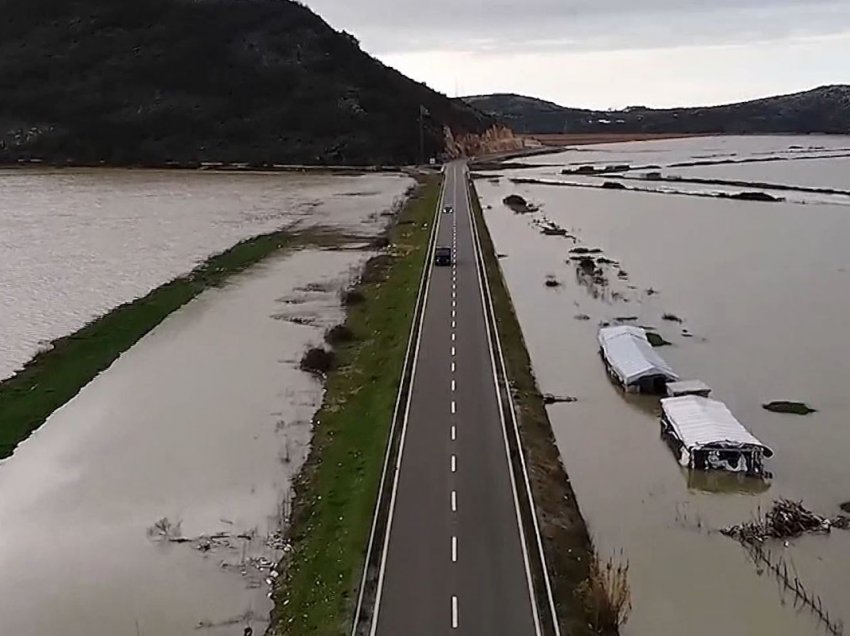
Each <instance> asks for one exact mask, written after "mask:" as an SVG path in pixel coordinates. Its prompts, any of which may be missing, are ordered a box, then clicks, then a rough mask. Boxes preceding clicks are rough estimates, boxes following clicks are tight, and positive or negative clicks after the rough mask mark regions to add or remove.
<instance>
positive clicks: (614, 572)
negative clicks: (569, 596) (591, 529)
mask: <svg viewBox="0 0 850 636" xmlns="http://www.w3.org/2000/svg"><path fill="white" fill-rule="evenodd" d="M576 595H577V596H578V597H579V598H580V599H581V600H582V603H583V604H584V608H585V612H586V613H587V615H588V620H589V621H590V625H591V626H592V628H593V630H594V631H595V632H596V633H598V634H616V633H617V632H618V630H619V628H620V626H621V625H625V623H626V621H628V620H629V614H631V611H632V591H631V587H630V585H629V562H628V561H626V560H625V559H624V558H623V556H622V554H621V555H620V558H619V559H615V558H614V557H609V558H608V559H607V560H606V561H604V562H603V561H602V560H601V559H600V558H599V555H597V554H596V552H595V551H594V553H593V554H592V558H591V560H590V576H589V577H588V579H587V580H586V581H583V582H582V583H581V584H580V585H579V586H578V587H577V588H576Z"/></svg>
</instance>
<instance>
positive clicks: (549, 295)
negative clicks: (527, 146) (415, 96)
mask: <svg viewBox="0 0 850 636" xmlns="http://www.w3.org/2000/svg"><path fill="white" fill-rule="evenodd" d="M848 148H850V138H842V137H814V136H808V137H765V138H758V137H756V138H736V137H723V138H706V139H686V140H675V141H662V142H644V143H635V144H616V145H611V146H601V147H594V148H587V149H582V150H580V151H568V152H565V153H563V154H557V155H547V156H541V157H536V158H534V159H533V162H535V163H537V164H539V165H538V166H537V167H532V168H527V169H513V170H508V171H505V172H504V173H488V174H487V175H486V178H482V179H478V180H477V181H476V188H477V189H478V192H479V195H480V198H481V202H482V205H483V206H484V208H485V210H484V213H485V217H486V219H487V225H488V228H489V230H490V233H491V235H492V237H493V241H494V244H495V247H496V250H497V252H499V253H500V256H501V259H500V263H501V266H502V268H503V271H504V274H505V277H506V281H507V284H508V287H509V289H510V292H511V294H512V297H513V301H514V304H515V307H516V311H517V314H518V317H519V320H520V323H521V325H522V328H523V331H524V334H525V338H526V342H527V345H528V348H529V353H530V355H531V358H532V361H533V364H534V370H535V374H536V376H537V380H538V382H539V384H540V389H541V391H543V392H544V393H550V394H553V395H568V396H572V397H575V398H576V401H575V402H571V403H565V404H553V405H551V406H549V407H548V409H549V415H550V418H551V421H552V425H553V428H554V432H555V436H556V439H557V443H558V446H559V449H560V452H561V454H562V457H563V459H564V463H565V465H566V468H567V472H568V474H569V475H570V478H571V480H572V485H573V488H574V489H575V492H576V496H577V498H578V502H579V505H580V507H581V509H582V512H583V514H584V516H585V518H586V520H587V522H588V526H589V528H590V531H591V534H592V535H593V537H594V540H595V541H596V543H597V545H598V547H599V549H600V552H601V554H602V555H603V556H605V555H607V554H611V553H614V552H618V551H619V550H621V549H622V550H623V553H624V555H625V557H626V558H628V560H629V563H630V580H631V591H632V603H633V606H634V610H633V612H632V615H631V618H630V620H629V622H628V624H627V625H626V627H625V628H624V629H623V633H624V634H626V635H643V634H675V633H687V634H691V635H696V636H709V635H712V636H714V635H715V634H718V633H723V634H730V635H731V634H735V635H746V634H781V635H787V636H792V635H794V636H799V635H800V634H821V633H836V630H838V631H840V630H839V627H838V623H839V622H840V621H842V620H844V621H846V620H850V615H848V610H847V608H848V607H850V570H848V568H847V567H846V555H847V553H848V550H850V532H847V531H846V530H841V529H833V530H832V532H831V533H829V534H821V533H809V534H806V535H804V536H801V537H799V538H790V539H788V540H787V541H786V540H779V539H769V540H768V541H767V542H766V543H765V544H764V545H765V548H766V552H767V551H769V555H768V556H769V559H770V561H771V563H774V564H778V567H779V569H780V572H786V571H787V572H788V577H789V580H790V581H791V582H792V586H793V580H794V579H795V578H796V579H797V580H798V581H799V582H800V583H802V584H803V585H804V586H805V589H806V591H807V593H808V594H809V595H810V596H812V597H817V598H816V601H815V602H816V604H819V606H820V608H822V613H821V614H819V613H818V611H817V610H813V609H812V608H811V607H810V606H807V605H806V604H805V603H804V602H803V601H801V599H799V598H795V596H797V595H796V594H795V592H794V591H793V590H792V591H790V592H789V591H788V590H787V589H785V585H784V584H783V583H781V582H780V581H779V580H778V578H777V576H776V574H775V572H774V571H772V570H771V569H770V567H769V566H768V565H767V564H765V563H764V562H756V561H754V560H753V559H752V558H751V557H750V555H749V554H748V552H747V551H746V550H745V549H744V548H743V547H742V546H741V545H739V543H737V542H736V541H735V540H733V539H732V538H729V537H726V536H723V535H722V534H720V532H719V530H720V529H721V528H724V527H727V526H730V525H733V524H739V523H742V522H747V521H751V520H752V519H753V518H754V517H755V516H756V515H757V514H758V512H759V509H760V510H761V512H766V511H767V510H768V509H769V508H770V507H771V505H772V503H773V501H774V500H777V499H780V498H788V499H791V500H802V501H803V503H804V505H805V506H806V507H807V508H808V509H810V510H812V511H814V512H816V513H818V514H820V515H824V516H826V517H835V516H836V515H839V514H841V509H840V504H841V503H842V502H845V501H847V500H850V471H848V470H847V468H846V466H847V454H848V452H850V426H848V424H847V423H848V422H850V398H848V397H847V391H846V386H847V384H848V381H850V358H848V352H850V332H848V331H847V329H846V327H845V325H846V316H847V315H848V313H850V251H848V250H847V248H846V244H847V240H848V237H850V209H848V207H847V203H850V197H847V196H845V195H841V194H840V193H838V194H830V195H826V194H824V193H820V192H810V191H808V190H807V188H830V189H834V190H840V189H848V190H850V183H842V177H841V175H845V176H846V175H847V174H848V171H847V170H846V169H845V168H846V166H847V165H848V164H847V161H848V159H847V158H846V155H847V153H848V150H847V149H848ZM803 157H806V158H803ZM812 157H816V158H812ZM732 159H734V160H736V161H743V160H746V163H741V164H740V167H741V171H740V172H738V170H737V169H738V165H736V164H733V163H723V164H716V165H719V166H722V168H723V172H722V173H721V172H720V168H719V167H718V168H714V167H712V166H702V165H700V166H690V167H671V166H672V165H673V164H693V163H697V162H705V161H729V160H732ZM531 162H532V161H529V163H531ZM594 162H595V165H597V166H599V165H614V164H618V165H623V164H631V165H651V166H657V167H653V168H652V170H653V171H656V172H659V173H660V178H661V179H664V178H666V177H668V176H670V177H674V176H679V175H685V174H691V175H697V174H699V175H701V176H700V177H699V178H703V176H705V177H706V178H712V179H714V178H715V177H719V178H722V180H724V181H730V182H747V183H741V184H739V183H734V184H725V185H722V184H721V185H719V186H716V185H714V184H701V183H697V184H684V183H682V184H671V183H664V184H663V185H664V186H671V187H672V188H673V189H674V190H676V191H678V190H680V189H682V190H683V189H687V188H695V189H697V190H699V191H701V192H713V191H714V190H715V189H716V188H718V187H720V188H722V189H723V190H724V191H728V192H730V193H732V194H735V193H740V192H752V191H758V192H766V193H769V194H771V195H775V196H776V198H777V199H783V200H776V201H769V200H767V199H766V200H765V201H764V202H761V201H747V200H736V199H731V198H714V197H711V196H688V195H686V194H685V195H683V194H679V193H676V192H671V193H657V192H642V191H639V190H637V191H635V190H622V189H619V188H615V187H609V188H602V187H599V186H601V184H602V183H603V182H604V181H605V180H613V181H618V182H621V183H623V184H632V181H629V177H632V176H637V175H634V174H631V172H632V171H631V170H621V171H620V172H619V173H615V174H606V175H601V176H600V175H587V174H585V175H580V176H574V175H564V174H562V170H572V169H574V168H575V167H577V166H581V165H585V164H591V163H594ZM833 162H835V163H833ZM774 168H776V169H775V170H774ZM712 171H717V172H716V173H714V172H712ZM709 173H711V174H709ZM511 179H520V180H521V182H519V183H518V182H512V181H511ZM535 180H546V181H572V182H576V183H583V184H588V185H589V186H591V187H562V186H557V185H541V184H539V183H534V181H535ZM750 182H752V183H756V182H758V183H759V184H777V185H779V186H788V187H789V188H790V189H768V188H764V187H762V186H761V185H757V186H754V185H751V184H750ZM651 185H652V186H657V185H658V184H656V183H653V184H651ZM509 195H519V196H521V197H522V198H523V199H524V200H525V201H526V202H528V204H529V206H528V208H527V209H528V210H530V211H526V209H525V208H524V209H522V210H520V212H522V213H517V212H516V211H515V209H516V206H515V209H514V210H512V209H511V208H509V207H508V206H506V205H505V204H504V203H503V200H504V199H505V198H506V197H508V196H509ZM552 281H555V282H552ZM556 283H557V284H556ZM606 323H608V324H631V325H636V326H643V327H646V328H649V329H650V331H652V332H654V333H656V334H658V336H660V340H663V341H667V342H668V343H669V344H668V345H666V346H663V347H660V348H659V349H657V351H658V352H659V353H660V354H661V355H662V356H663V357H664V359H665V360H667V361H668V362H669V363H670V364H671V365H672V367H673V369H674V370H675V371H676V372H677V373H678V374H679V375H681V376H682V377H683V378H684V379H699V380H702V381H704V382H706V383H707V384H708V385H709V386H711V387H712V388H713V394H712V395H713V397H715V398H716V399H718V400H722V401H723V402H725V403H726V404H727V405H728V407H729V408H730V409H731V411H732V413H733V414H734V415H735V416H736V417H737V418H738V419H739V420H740V421H741V422H742V423H743V424H744V426H746V427H747V428H748V429H749V430H750V431H751V432H752V433H753V434H754V435H755V436H756V437H757V438H759V439H760V440H761V441H763V442H764V443H765V444H767V445H768V446H769V447H771V448H772V449H773V451H774V452H775V456H774V457H773V458H772V459H770V460H768V462H767V468H768V470H770V471H772V472H773V478H772V479H771V480H769V481H767V482H755V481H748V480H739V479H737V478H734V477H727V476H724V475H722V474H719V473H714V474H711V475H708V474H705V473H696V472H694V473H689V472H688V471H687V470H686V469H684V468H682V467H681V466H680V465H679V464H678V462H677V458H676V457H674V455H673V453H672V452H671V450H670V449H669V448H668V446H667V445H666V444H665V443H664V441H663V440H662V439H661V437H660V426H659V419H658V417H659V414H660V408H659V404H658V400H657V399H656V398H651V397H644V396H633V395H625V394H623V392H622V391H621V390H620V389H619V388H618V387H616V386H615V385H614V384H613V383H612V382H611V381H610V380H609V378H608V376H607V375H606V372H605V369H604V366H603V363H602V361H601V359H600V356H599V353H598V344H597V340H596V334H597V330H598V329H599V327H600V325H602V324H606ZM775 400H792V401H801V402H805V403H807V404H808V405H810V406H811V407H813V408H814V409H817V412H815V413H811V414H809V415H805V416H802V415H792V414H782V413H773V412H769V411H768V410H766V409H765V408H763V405H764V404H766V403H769V402H771V401H775ZM756 560H758V559H756ZM826 613H828V614H829V621H830V623H831V628H830V626H829V625H827V624H826V622H825V621H824V618H825V614H826ZM830 629H832V631H830Z"/></svg>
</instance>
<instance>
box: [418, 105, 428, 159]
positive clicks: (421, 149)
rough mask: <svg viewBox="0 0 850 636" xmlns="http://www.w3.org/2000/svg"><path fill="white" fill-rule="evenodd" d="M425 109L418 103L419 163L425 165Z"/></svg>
mask: <svg viewBox="0 0 850 636" xmlns="http://www.w3.org/2000/svg"><path fill="white" fill-rule="evenodd" d="M427 112H428V111H427V109H426V108H425V107H424V106H422V105H421V104H420V105H419V165H420V166H424V165H425V113H427Z"/></svg>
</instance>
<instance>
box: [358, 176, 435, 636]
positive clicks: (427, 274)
mask: <svg viewBox="0 0 850 636" xmlns="http://www.w3.org/2000/svg"><path fill="white" fill-rule="evenodd" d="M448 182H449V180H448V179H447V178H444V179H443V189H442V192H441V193H440V201H439V204H438V205H437V209H436V210H435V211H434V217H435V222H434V226H433V227H432V228H431V232H432V236H431V245H429V247H428V250H427V252H426V258H425V268H424V271H423V273H422V275H423V277H424V278H423V280H424V281H425V295H424V296H423V300H422V313H421V314H420V316H419V325H418V327H419V333H417V335H416V348H415V349H414V353H413V369H412V371H411V372H410V388H409V390H408V393H407V403H406V405H405V409H404V418H403V420H402V427H401V439H400V441H399V447H398V458H397V459H396V468H395V475H394V476H393V489H392V493H391V494H390V509H389V515H388V516H387V529H386V532H385V534H384V542H383V553H382V554H381V567H380V570H379V574H378V589H377V591H376V593H375V609H374V611H373V612H372V618H371V625H370V629H369V633H370V634H371V636H375V633H376V632H377V630H378V614H379V613H380V609H381V596H382V593H383V590H384V576H385V574H386V569H387V552H388V550H389V543H390V532H391V530H392V526H393V513H394V512H395V502H396V497H397V495H398V479H399V475H400V474H401V460H402V456H403V455H404V440H405V437H406V436H407V421H408V418H409V416H410V402H411V399H412V397H413V386H414V381H415V380H416V366H417V362H418V360H419V348H420V345H421V343H422V327H423V325H424V324H425V310H426V309H427V307H428V292H429V290H430V288H431V272H432V271H433V267H432V264H431V260H432V258H433V252H434V247H435V246H436V244H437V243H436V241H437V236H438V235H439V232H440V220H441V216H442V215H441V214H440V210H442V208H443V204H444V202H445V200H446V191H447V190H448V187H447V185H448ZM412 336H413V331H412V330H411V337H412ZM396 399H397V400H400V399H401V383H399V393H398V397H397V398H396ZM393 422H395V420H393ZM388 445H389V444H388ZM378 501H380V499H378ZM374 522H377V512H376V514H375V520H374ZM374 522H373V523H374ZM373 531H374V525H373ZM369 545H370V546H371V542H370V544H369ZM367 555H368V552H367ZM368 563H369V562H368V560H367V561H366V565H365V566H364V568H363V569H364V574H363V578H364V580H365V578H366V575H367V570H368ZM362 594H363V586H362V585H361V593H360V596H361V598H360V600H359V601H358V606H357V614H355V616H354V626H353V627H352V630H351V634H352V636H356V633H357V627H358V625H357V622H358V621H357V619H358V617H359V616H360V612H361V610H362V602H363V601H362Z"/></svg>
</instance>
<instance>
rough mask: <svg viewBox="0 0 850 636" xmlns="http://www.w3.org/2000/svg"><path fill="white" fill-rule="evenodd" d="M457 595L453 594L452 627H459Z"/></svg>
mask: <svg viewBox="0 0 850 636" xmlns="http://www.w3.org/2000/svg"><path fill="white" fill-rule="evenodd" d="M457 625H458V621H457V596H452V629H457Z"/></svg>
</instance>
